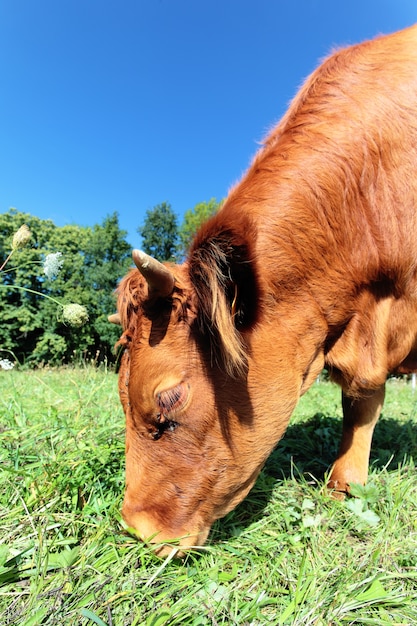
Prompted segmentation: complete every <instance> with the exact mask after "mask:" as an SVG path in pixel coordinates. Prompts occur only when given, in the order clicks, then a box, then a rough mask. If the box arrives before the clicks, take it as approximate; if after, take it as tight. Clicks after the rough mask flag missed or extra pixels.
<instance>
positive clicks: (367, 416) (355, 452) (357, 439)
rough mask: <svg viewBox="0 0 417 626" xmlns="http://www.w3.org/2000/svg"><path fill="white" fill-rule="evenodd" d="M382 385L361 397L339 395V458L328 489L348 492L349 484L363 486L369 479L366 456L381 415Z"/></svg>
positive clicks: (383, 391) (382, 401) (383, 390)
mask: <svg viewBox="0 0 417 626" xmlns="http://www.w3.org/2000/svg"><path fill="white" fill-rule="evenodd" d="M384 397H385V385H382V386H381V387H378V389H376V390H375V391H372V392H366V396H364V397H363V398H351V397H349V396H346V395H345V394H344V393H342V406H343V432H342V441H341V444H340V450H339V454H338V457H337V459H336V461H335V463H334V465H333V468H332V472H331V474H330V479H329V487H330V488H331V489H335V490H336V491H337V492H348V491H349V485H350V484H352V483H360V484H362V485H364V484H365V483H366V481H367V478H368V466H369V453H370V451H371V443H372V435H373V432H374V428H375V424H376V423H377V421H378V418H379V416H380V413H381V409H382V405H383V403H384Z"/></svg>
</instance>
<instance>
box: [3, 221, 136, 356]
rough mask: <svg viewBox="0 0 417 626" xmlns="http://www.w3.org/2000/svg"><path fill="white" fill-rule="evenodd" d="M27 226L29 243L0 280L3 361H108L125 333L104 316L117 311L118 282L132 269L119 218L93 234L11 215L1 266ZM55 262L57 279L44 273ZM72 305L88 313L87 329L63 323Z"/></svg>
mask: <svg viewBox="0 0 417 626" xmlns="http://www.w3.org/2000/svg"><path fill="white" fill-rule="evenodd" d="M22 224H26V225H27V226H28V227H29V230H30V231H31V240H30V242H29V244H28V245H27V246H26V247H24V248H22V249H18V250H16V251H15V252H14V254H13V257H12V258H11V260H10V261H9V263H7V265H6V266H5V267H4V269H3V271H1V272H0V358H2V357H4V356H6V354H3V353H8V354H10V353H12V354H14V355H15V356H16V358H17V359H18V360H19V361H20V362H26V363H29V364H34V365H36V364H40V363H46V362H47V363H50V364H58V363H67V362H70V361H73V360H74V359H79V358H91V359H94V360H103V359H104V358H107V359H111V358H112V357H113V355H114V352H113V346H114V344H115V342H116V341H117V339H118V336H119V335H120V328H118V327H115V326H114V325H113V324H110V323H109V322H108V321H107V316H108V315H109V314H110V313H113V312H114V311H115V306H116V303H115V298H114V289H115V288H116V286H117V282H118V280H119V279H120V278H121V277H122V276H123V275H124V274H125V273H126V271H127V269H128V267H129V266H130V265H131V258H130V246H129V244H128V243H127V242H126V240H125V236H126V232H125V231H123V230H121V229H120V228H119V223H118V216H117V213H113V215H110V216H108V217H106V218H105V220H104V221H103V223H102V224H97V225H95V226H93V227H92V228H89V227H81V226H77V225H68V226H63V227H57V226H55V224H54V223H53V222H52V221H50V220H40V219H39V218H37V217H34V216H32V215H30V214H27V213H19V212H17V211H16V210H10V211H9V212H7V213H4V214H2V215H0V265H1V263H2V262H3V260H4V259H6V257H7V255H8V253H9V251H10V249H11V246H12V238H13V235H14V233H16V231H17V230H18V229H19V228H20V227H21V226H22ZM51 254H52V255H55V256H56V255H57V254H60V256H59V260H60V263H59V264H60V266H61V267H60V268H59V271H58V272H57V273H56V276H55V275H52V274H49V273H45V264H44V262H45V259H46V258H48V255H49V257H50V256H51ZM28 290H29V291H28ZM70 303H78V305H82V306H84V307H85V308H86V309H87V312H88V317H89V319H88V322H87V323H86V324H85V325H84V326H82V327H77V328H75V327H74V326H71V324H69V323H68V322H67V321H66V320H65V318H64V317H63V315H62V311H63V306H65V305H66V306H68V305H69V304H70ZM61 305H62V306H61Z"/></svg>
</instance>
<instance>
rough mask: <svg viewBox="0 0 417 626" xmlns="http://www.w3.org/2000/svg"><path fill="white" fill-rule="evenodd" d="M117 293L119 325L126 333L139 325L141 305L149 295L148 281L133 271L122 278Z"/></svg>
mask: <svg viewBox="0 0 417 626" xmlns="http://www.w3.org/2000/svg"><path fill="white" fill-rule="evenodd" d="M116 293H117V316H118V323H119V324H120V325H121V326H122V328H123V330H124V331H125V332H126V331H127V329H128V328H134V327H135V325H136V324H137V321H138V316H139V315H140V307H141V304H142V302H143V301H144V300H145V299H146V297H147V293H148V287H147V284H146V280H145V279H144V278H143V276H142V275H141V274H140V273H139V272H138V271H137V270H136V269H133V270H131V271H130V272H128V274H126V276H125V277H124V278H122V280H121V281H120V284H119V286H118V287H117V289H116Z"/></svg>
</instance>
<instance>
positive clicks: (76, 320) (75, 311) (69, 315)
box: [62, 304, 88, 326]
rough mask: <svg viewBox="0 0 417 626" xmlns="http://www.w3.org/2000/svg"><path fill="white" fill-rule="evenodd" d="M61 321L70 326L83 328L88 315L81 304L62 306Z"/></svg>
mask: <svg viewBox="0 0 417 626" xmlns="http://www.w3.org/2000/svg"><path fill="white" fill-rule="evenodd" d="M62 319H63V321H64V322H66V323H68V324H69V325H70V326H83V325H84V324H85V323H86V322H88V313H87V309H86V308H85V306H82V304H64V307H63V311H62Z"/></svg>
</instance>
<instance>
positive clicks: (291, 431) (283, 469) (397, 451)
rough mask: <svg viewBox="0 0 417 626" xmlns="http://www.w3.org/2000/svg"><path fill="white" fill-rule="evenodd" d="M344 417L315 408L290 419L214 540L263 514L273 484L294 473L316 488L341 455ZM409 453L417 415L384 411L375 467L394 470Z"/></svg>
mask: <svg viewBox="0 0 417 626" xmlns="http://www.w3.org/2000/svg"><path fill="white" fill-rule="evenodd" d="M341 433H342V419H341V418H335V417H332V416H329V415H325V414H323V413H316V414H315V415H314V416H313V417H311V418H310V419H308V420H306V421H304V422H302V423H296V424H293V425H290V426H289V427H288V429H287V431H286V433H285V435H284V437H283V438H282V439H281V441H280V442H279V443H278V445H277V447H276V448H275V450H274V451H273V452H272V454H271V456H270V457H269V459H268V461H267V462H266V464H265V467H264V468H263V470H262V472H261V474H260V476H259V478H258V480H257V482H256V484H255V486H254V487H253V489H252V491H251V492H250V494H249V496H247V498H246V499H245V500H244V501H243V502H242V503H241V504H240V505H239V506H238V507H237V508H236V509H235V510H234V511H232V512H231V513H229V514H228V515H227V516H226V517H225V518H224V519H222V520H219V521H218V522H217V523H216V524H215V526H214V529H213V531H214V532H213V533H212V542H213V543H216V542H218V541H227V540H228V539H230V537H231V536H232V535H236V534H239V533H240V532H241V530H242V529H244V528H246V527H248V526H250V525H251V524H253V523H254V522H256V520H258V519H260V518H262V517H263V516H264V514H265V508H266V507H267V505H268V503H269V501H270V499H271V496H272V493H273V491H274V489H276V488H277V484H278V486H279V482H280V481H281V482H283V481H285V480H286V479H289V478H295V479H296V480H297V479H298V480H300V481H301V480H303V477H306V478H307V480H314V481H317V489H319V488H320V483H321V482H322V481H323V480H324V479H325V476H326V474H327V473H328V471H329V469H330V467H331V465H332V463H333V462H334V460H335V459H336V456H337V452H338V448H339V442H340V439H341ZM405 459H410V460H413V461H417V421H416V420H413V419H408V420H406V421H403V422H399V421H398V420H397V419H392V418H390V417H384V415H383V414H382V416H381V417H380V419H379V421H378V424H377V426H376V429H375V432H374V437H373V442H372V450H371V456H370V467H371V468H375V469H376V470H378V469H383V468H387V470H388V471H394V470H396V469H397V468H398V466H399V465H401V464H402V463H404V460H405Z"/></svg>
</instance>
